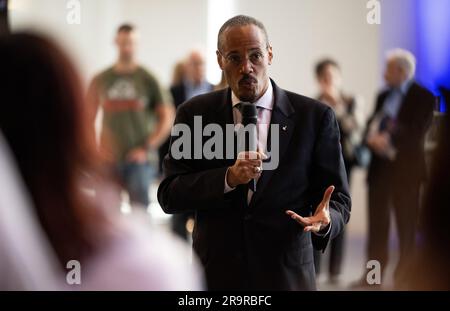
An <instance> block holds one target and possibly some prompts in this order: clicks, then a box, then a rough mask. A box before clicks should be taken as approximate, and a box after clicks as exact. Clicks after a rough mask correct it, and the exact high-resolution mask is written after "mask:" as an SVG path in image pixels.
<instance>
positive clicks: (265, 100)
mask: <svg viewBox="0 0 450 311" xmlns="http://www.w3.org/2000/svg"><path fill="white" fill-rule="evenodd" d="M240 102H242V101H241V100H240V99H239V98H238V97H237V96H236V95H235V94H234V92H233V91H231V104H232V105H233V107H234V106H236V105H237V104H239V103H240ZM254 104H255V105H256V106H257V107H261V108H265V109H268V110H272V109H273V104H274V96H273V86H272V83H271V82H270V81H269V86H268V87H267V90H266V92H265V93H264V95H263V96H261V97H260V98H259V99H258V100H257V101H256V102H255V103H254Z"/></svg>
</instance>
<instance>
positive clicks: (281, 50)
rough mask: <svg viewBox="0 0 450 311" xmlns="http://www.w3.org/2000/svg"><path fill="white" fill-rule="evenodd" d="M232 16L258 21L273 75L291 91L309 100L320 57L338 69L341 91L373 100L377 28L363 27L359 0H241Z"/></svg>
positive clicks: (362, 7)
mask: <svg viewBox="0 0 450 311" xmlns="http://www.w3.org/2000/svg"><path fill="white" fill-rule="evenodd" d="M236 6H237V10H236V12H237V13H240V14H248V15H251V16H254V17H256V18H258V19H260V20H261V21H262V22H263V23H264V24H265V26H266V28H267V31H268V33H269V37H270V40H271V43H272V45H273V49H274V64H273V66H272V71H271V72H272V76H273V78H274V79H275V80H276V81H278V83H279V84H280V85H281V86H283V87H285V88H287V89H290V90H293V91H296V92H299V93H302V94H306V95H309V96H314V95H315V94H316V92H317V87H316V83H315V78H314V73H313V70H314V64H315V62H316V61H317V60H318V59H320V58H321V57H324V56H330V57H333V58H335V59H336V60H337V61H338V62H339V63H340V64H341V67H342V70H343V74H344V83H345V85H344V86H345V88H346V89H348V91H350V92H353V93H357V94H361V95H362V96H364V98H365V99H366V101H370V102H371V101H372V98H373V96H374V86H376V84H377V81H378V80H377V78H378V75H379V71H378V68H377V65H378V27H377V26H374V25H368V24H367V22H366V14H367V9H366V2H365V1H361V0H339V1H330V0H301V1H299V0H283V1H259V0H246V1H239V2H237V4H236Z"/></svg>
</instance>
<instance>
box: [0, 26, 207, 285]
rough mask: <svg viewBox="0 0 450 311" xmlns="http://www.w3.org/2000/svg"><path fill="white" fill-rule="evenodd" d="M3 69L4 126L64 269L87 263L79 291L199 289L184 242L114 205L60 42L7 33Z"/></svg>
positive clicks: (0, 116)
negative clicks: (73, 263)
mask: <svg viewBox="0 0 450 311" xmlns="http://www.w3.org/2000/svg"><path fill="white" fill-rule="evenodd" d="M0 68H1V69H2V75H1V78H0V79H1V81H0V96H1V101H2V104H1V105H0V130H1V131H2V132H3V135H4V137H5V140H6V141H7V143H8V144H9V146H10V148H11V151H12V153H13V155H14V157H15V160H16V162H17V165H18V169H19V171H20V174H21V177H22V179H23V181H24V183H25V185H26V187H27V188H28V191H29V193H30V196H31V201H32V205H33V207H34V209H35V212H36V214H37V217H38V219H39V223H40V225H41V226H42V228H43V230H44V232H45V233H46V236H47V238H48V240H49V242H50V245H51V247H52V248H53V250H54V253H55V254H56V256H57V258H58V259H59V264H60V267H59V270H60V271H62V272H64V273H67V270H66V265H67V263H68V262H69V261H71V260H77V261H78V262H79V263H80V264H81V272H82V276H81V277H82V278H81V280H82V284H81V287H75V289H87V290H192V289H194V290H198V289H201V286H202V285H201V278H200V277H199V275H198V272H197V271H198V270H197V266H196V265H195V263H196V261H195V260H194V265H190V264H189V263H188V260H189V257H190V250H189V249H188V247H187V246H184V245H183V244H182V243H179V242H178V241H174V240H173V239H172V237H168V236H166V235H164V234H161V233H159V232H157V231H155V230H153V231H150V230H148V229H147V227H148V226H147V225H146V224H143V223H139V222H137V221H134V220H133V219H130V218H124V217H121V215H119V214H118V213H116V211H117V210H118V208H115V207H114V205H115V204H119V198H117V197H115V195H114V194H115V193H116V192H115V191H110V190H111V189H113V188H112V187H114V185H113V184H112V183H110V182H109V181H108V171H109V169H108V167H102V166H101V165H100V164H101V163H104V161H102V159H101V156H100V155H99V154H98V153H97V149H96V145H95V135H94V132H93V131H94V127H93V124H90V120H91V119H92V118H91V116H90V115H89V114H90V111H89V109H88V107H87V106H86V103H85V101H84V96H83V92H82V88H81V83H80V80H79V77H78V74H77V72H76V70H75V69H74V67H73V65H72V64H71V62H70V61H69V59H68V58H67V56H66V55H65V54H64V53H63V52H62V51H61V50H60V49H59V47H58V46H56V45H55V44H54V43H53V42H52V41H50V40H48V39H45V38H44V37H41V36H37V35H32V34H14V35H10V36H5V37H2V38H0ZM65 282H66V279H65V278H64V279H63V280H61V288H63V287H64V285H67V284H64V283H65Z"/></svg>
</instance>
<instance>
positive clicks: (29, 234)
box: [0, 131, 63, 291]
mask: <svg viewBox="0 0 450 311" xmlns="http://www.w3.org/2000/svg"><path fill="white" fill-rule="evenodd" d="M0 185H2V186H1V187H0V276H1V277H0V291H4V290H57V289H61V280H63V276H62V273H61V272H62V271H61V270H60V269H59V270H58V269H56V267H57V264H56V258H55V256H54V254H53V252H52V250H51V248H50V247H49V245H48V244H49V243H48V241H47V239H46V237H45V234H44V232H43V230H42V228H41V227H40V226H39V224H38V220H37V218H36V215H35V213H34V211H33V210H32V209H31V208H30V206H31V205H30V200H29V196H28V193H27V191H26V189H25V187H24V185H23V182H22V180H21V178H20V176H19V174H18V172H17V168H16V165H15V163H14V159H13V157H12V155H11V153H10V150H9V148H8V146H7V144H6V142H5V141H4V139H3V135H2V134H1V131H0ZM58 271H59V273H58ZM58 281H59V282H58ZM58 283H59V285H58Z"/></svg>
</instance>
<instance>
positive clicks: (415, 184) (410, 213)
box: [367, 168, 420, 282]
mask: <svg viewBox="0 0 450 311" xmlns="http://www.w3.org/2000/svg"><path fill="white" fill-rule="evenodd" d="M411 169H414V168H411ZM419 190H420V179H418V178H415V177H414V176H411V178H410V179H404V180H401V181H400V180H396V178H393V177H392V175H390V174H389V173H388V172H386V174H385V176H381V174H380V175H379V176H376V177H373V178H371V179H370V180H369V195H368V199H369V213H368V216H369V219H368V224H369V230H368V231H369V239H368V245H367V253H368V260H373V259H375V260H378V261H379V262H380V264H381V271H382V272H384V271H385V270H386V266H387V263H388V253H389V243H388V242H389V225H390V220H391V211H392V210H393V211H394V215H395V221H396V225H397V234H398V239H399V246H400V249H399V255H400V257H399V261H398V264H397V267H396V269H395V275H394V279H395V282H401V281H402V279H403V277H405V269H406V267H407V264H408V259H411V257H412V256H413V254H414V251H415V233H416V225H417V218H418V213H419Z"/></svg>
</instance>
